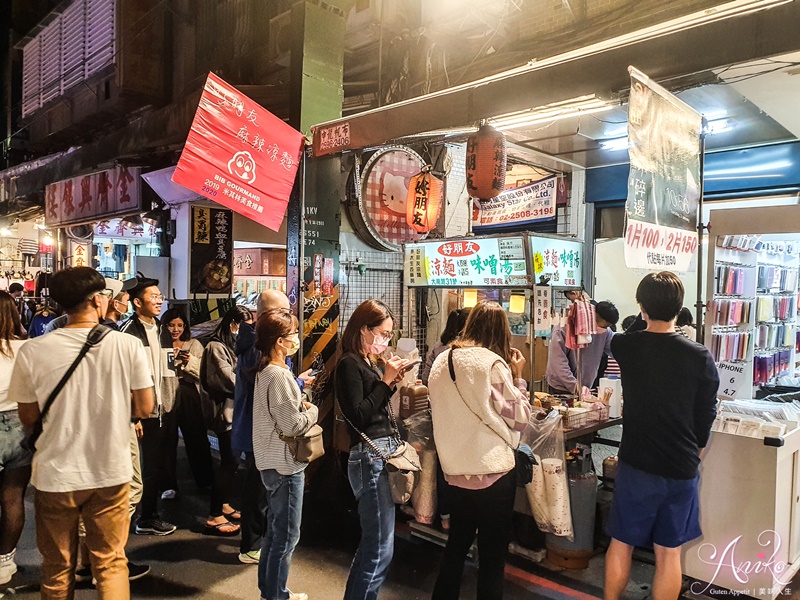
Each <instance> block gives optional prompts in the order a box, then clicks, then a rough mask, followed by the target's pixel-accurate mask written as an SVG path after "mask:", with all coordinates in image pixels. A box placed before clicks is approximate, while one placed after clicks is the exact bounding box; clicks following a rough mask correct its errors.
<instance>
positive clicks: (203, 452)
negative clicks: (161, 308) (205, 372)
mask: <svg viewBox="0 0 800 600" xmlns="http://www.w3.org/2000/svg"><path fill="white" fill-rule="evenodd" d="M161 322H162V325H161V348H162V350H163V356H164V357H163V366H162V373H163V374H164V376H163V377H162V379H161V396H162V398H163V406H164V414H163V416H162V420H163V427H164V436H163V440H164V452H163V456H164V462H165V471H166V476H165V484H166V485H165V487H166V489H165V490H164V491H163V493H162V495H161V497H162V498H163V499H164V500H172V499H174V498H175V497H176V496H177V495H178V482H177V473H176V462H177V454H178V428H179V427H180V429H181V431H182V432H183V439H184V445H185V447H186V456H187V457H188V459H189V466H190V467H191V470H192V475H193V476H194V480H195V483H197V486H198V487H201V488H202V487H209V486H210V485H211V482H212V480H213V471H212V463H211V446H210V445H209V443H208V436H207V435H206V425H205V417H204V416H203V409H202V404H201V400H200V393H199V383H200V359H201V358H202V356H203V345H202V344H201V343H200V342H198V341H197V340H194V339H192V334H191V331H190V330H189V321H188V319H187V318H186V315H185V314H184V312H183V311H182V310H180V309H178V308H170V309H169V310H168V311H166V312H165V313H164V317H163V319H162V321H161Z"/></svg>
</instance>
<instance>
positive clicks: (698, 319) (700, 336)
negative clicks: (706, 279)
mask: <svg viewBox="0 0 800 600" xmlns="http://www.w3.org/2000/svg"><path fill="white" fill-rule="evenodd" d="M706 125H707V122H706V118H705V117H703V118H702V120H701V129H700V181H699V182H698V187H699V189H700V197H699V198H698V200H697V299H696V300H697V301H696V302H695V305H694V308H695V332H696V339H697V341H698V342H699V343H701V344H703V343H705V331H704V328H703V308H704V307H705V304H704V303H703V274H704V270H703V233H704V232H705V230H706V229H707V227H706V225H705V223H703V194H704V193H705V185H704V184H703V172H704V170H705V162H706V158H705V154H706Z"/></svg>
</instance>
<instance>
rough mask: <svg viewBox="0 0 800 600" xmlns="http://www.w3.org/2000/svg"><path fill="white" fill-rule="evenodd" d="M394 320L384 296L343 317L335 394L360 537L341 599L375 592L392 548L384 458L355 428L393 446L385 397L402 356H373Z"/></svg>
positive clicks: (359, 599)
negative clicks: (344, 424) (346, 434)
mask: <svg viewBox="0 0 800 600" xmlns="http://www.w3.org/2000/svg"><path fill="white" fill-rule="evenodd" d="M393 325H394V319H393V318H392V313H391V312H390V311H389V308H388V307H387V306H386V305H385V304H384V303H383V302H380V301H379V300H367V301H365V302H362V303H361V304H360V305H359V306H358V308H356V309H355V311H354V312H353V315H352V316H351V317H350V320H349V321H348V322H347V327H346V328H345V330H344V334H343V335H342V354H341V357H340V358H339V361H338V363H337V364H336V397H337V399H338V402H339V406H340V408H341V410H342V414H343V415H344V416H345V418H346V419H347V420H348V421H349V423H350V424H351V427H350V446H351V448H350V458H349V461H348V465H347V475H348V479H349V480H350V487H351V488H352V490H353V494H354V495H355V497H356V500H357V501H358V514H359V519H360V521H361V542H360V543H359V545H358V550H357V551H356V555H355V558H354V559H353V564H352V566H351V567H350V576H349V577H348V579H347V587H346V589H345V594H344V598H345V600H374V599H375V598H377V597H378V591H379V590H380V587H381V584H382V583H383V581H384V580H385V579H386V574H387V572H388V570H389V563H390V562H391V561H392V554H393V552H394V502H393V501H392V495H391V490H390V488H389V475H388V473H387V472H386V469H385V468H384V466H385V464H384V460H383V459H382V458H381V457H380V456H378V455H376V453H375V451H374V450H372V449H371V448H370V446H369V445H368V444H367V443H366V442H364V441H363V440H362V438H361V436H360V435H359V433H358V432H356V431H355V430H354V428H355V429H357V430H358V431H360V432H362V433H363V434H364V435H366V436H367V437H368V438H370V439H371V440H372V441H373V442H374V443H375V445H376V446H377V447H378V448H379V449H380V450H381V452H382V453H383V454H384V455H386V454H391V453H392V452H394V451H395V450H396V448H397V442H396V440H395V437H394V425H393V421H394V415H393V414H391V407H390V406H389V398H390V396H391V395H392V392H393V390H394V388H395V386H396V385H397V382H398V381H400V379H401V378H402V369H403V366H405V364H406V363H407V361H406V360H404V359H402V358H400V357H397V356H393V357H391V358H389V359H388V360H386V361H385V362H384V364H383V372H381V371H380V370H379V369H378V367H377V366H376V358H377V357H378V356H379V355H380V354H382V353H383V352H384V351H385V350H386V348H387V346H388V344H389V341H390V339H391V336H392V328H393Z"/></svg>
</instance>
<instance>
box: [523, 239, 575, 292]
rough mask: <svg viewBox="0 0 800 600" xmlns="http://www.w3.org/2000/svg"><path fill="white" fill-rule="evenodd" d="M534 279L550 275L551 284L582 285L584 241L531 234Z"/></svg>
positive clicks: (537, 281) (536, 280)
mask: <svg viewBox="0 0 800 600" xmlns="http://www.w3.org/2000/svg"><path fill="white" fill-rule="evenodd" d="M531 256H532V257H533V276H534V281H535V282H536V283H539V277H540V276H541V275H545V276H546V275H549V276H550V281H549V284H550V285H551V286H555V287H559V286H565V287H580V286H581V283H582V282H583V278H582V276H581V273H582V271H581V268H582V265H583V262H582V261H583V243H582V242H573V241H570V240H561V239H556V238H546V237H535V236H531Z"/></svg>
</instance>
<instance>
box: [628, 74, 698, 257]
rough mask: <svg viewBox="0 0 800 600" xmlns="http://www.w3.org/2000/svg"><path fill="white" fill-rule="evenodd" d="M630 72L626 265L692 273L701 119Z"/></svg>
mask: <svg viewBox="0 0 800 600" xmlns="http://www.w3.org/2000/svg"><path fill="white" fill-rule="evenodd" d="M630 71H631V95H630V104H629V108H628V143H629V155H630V163H631V169H630V175H629V176H628V199H627V202H626V205H625V217H626V224H625V264H626V265H627V266H628V267H631V268H638V269H652V270H662V269H668V270H671V271H693V270H694V269H695V268H696V261H694V260H693V259H694V256H695V252H696V251H697V206H698V201H699V198H700V177H701V174H700V133H701V130H702V117H701V115H700V114H699V113H698V112H697V111H695V110H694V109H693V108H691V107H690V106H689V105H688V104H685V103H684V102H683V101H682V100H680V99H678V98H677V97H676V96H675V95H673V94H671V93H670V92H668V91H667V90H665V89H664V88H662V87H661V86H660V85H658V84H656V83H655V82H653V81H651V80H650V79H649V78H648V77H647V76H645V75H644V74H642V73H640V72H639V71H637V70H636V69H634V68H631V69H630Z"/></svg>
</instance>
